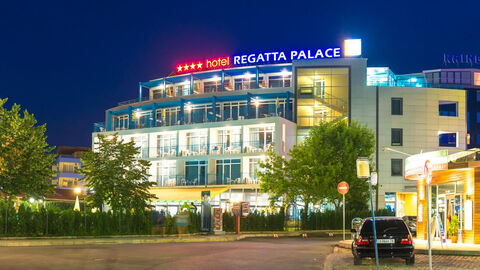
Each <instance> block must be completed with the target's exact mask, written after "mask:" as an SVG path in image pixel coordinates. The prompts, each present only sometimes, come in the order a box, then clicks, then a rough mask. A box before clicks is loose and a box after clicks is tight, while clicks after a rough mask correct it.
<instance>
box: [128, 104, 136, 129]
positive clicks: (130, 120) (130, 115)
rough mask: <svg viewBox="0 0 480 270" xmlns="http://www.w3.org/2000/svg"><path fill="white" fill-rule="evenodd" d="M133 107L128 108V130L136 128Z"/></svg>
mask: <svg viewBox="0 0 480 270" xmlns="http://www.w3.org/2000/svg"><path fill="white" fill-rule="evenodd" d="M132 111H133V109H132V106H128V129H131V128H135V123H134V122H133V117H132V115H133V114H132Z"/></svg>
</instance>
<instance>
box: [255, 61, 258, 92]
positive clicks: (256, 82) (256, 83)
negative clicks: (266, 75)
mask: <svg viewBox="0 0 480 270" xmlns="http://www.w3.org/2000/svg"><path fill="white" fill-rule="evenodd" d="M258 79H259V74H258V66H257V67H256V69H255V88H258V85H259V84H258Z"/></svg>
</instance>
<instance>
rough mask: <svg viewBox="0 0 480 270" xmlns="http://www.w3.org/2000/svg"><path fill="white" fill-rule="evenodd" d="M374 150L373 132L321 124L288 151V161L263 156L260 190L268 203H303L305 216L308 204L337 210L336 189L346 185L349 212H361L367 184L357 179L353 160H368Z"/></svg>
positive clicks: (334, 123)
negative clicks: (328, 205) (268, 198)
mask: <svg viewBox="0 0 480 270" xmlns="http://www.w3.org/2000/svg"><path fill="white" fill-rule="evenodd" d="M374 149H375V140H374V134H373V132H372V131H371V130H369V129H368V128H367V127H365V126H362V125H360V124H359V123H358V122H356V121H353V122H352V123H351V124H350V125H348V123H347V121H346V120H343V119H341V120H335V121H331V122H321V123H320V124H319V125H318V126H314V127H312V128H311V130H310V133H309V136H308V137H307V138H306V139H305V141H303V142H301V143H298V144H296V145H295V146H294V147H293V148H292V149H290V151H289V152H288V156H289V159H288V160H287V159H286V158H284V157H282V156H280V155H278V154H275V153H273V152H270V153H268V154H267V158H266V159H265V161H263V162H260V164H259V166H260V168H261V169H260V170H259V171H258V172H257V176H258V178H259V180H260V187H261V189H262V190H263V191H265V192H267V193H270V195H271V199H276V198H281V197H282V196H284V197H286V198H289V199H288V200H287V202H292V203H294V202H296V201H297V200H301V201H303V202H304V204H305V211H304V213H305V214H307V213H308V205H309V203H313V204H315V203H318V202H328V203H332V204H334V205H335V207H336V208H337V209H338V207H339V206H340V202H341V198H342V195H340V194H339V193H338V191H337V185H338V183H339V182H341V181H346V182H348V183H349V185H350V188H351V190H352V191H353V190H354V192H349V193H347V195H346V200H347V202H348V203H349V205H350V207H351V208H355V209H361V208H363V207H365V203H366V201H367V198H368V184H367V182H366V181H365V180H362V179H358V178H357V176H356V160H357V158H358V157H369V158H371V155H372V154H373V152H374Z"/></svg>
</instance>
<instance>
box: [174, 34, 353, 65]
mask: <svg viewBox="0 0 480 270" xmlns="http://www.w3.org/2000/svg"><path fill="white" fill-rule="evenodd" d="M361 54H362V41H361V39H347V40H345V42H344V50H343V56H345V57H351V56H360V55H361ZM340 57H342V50H341V48H340V47H330V48H325V49H314V50H291V51H274V52H263V53H251V54H239V55H234V56H233V57H230V56H226V57H218V58H212V59H205V60H202V61H194V62H187V63H182V64H179V65H177V68H176V72H177V73H189V72H196V71H203V70H211V69H222V68H228V67H231V66H243V65H256V64H275V63H288V62H292V61H294V60H307V59H325V58H326V59H329V58H340Z"/></svg>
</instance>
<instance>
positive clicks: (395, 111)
mask: <svg viewBox="0 0 480 270" xmlns="http://www.w3.org/2000/svg"><path fill="white" fill-rule="evenodd" d="M392 115H403V98H392Z"/></svg>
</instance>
